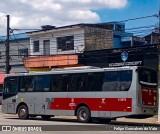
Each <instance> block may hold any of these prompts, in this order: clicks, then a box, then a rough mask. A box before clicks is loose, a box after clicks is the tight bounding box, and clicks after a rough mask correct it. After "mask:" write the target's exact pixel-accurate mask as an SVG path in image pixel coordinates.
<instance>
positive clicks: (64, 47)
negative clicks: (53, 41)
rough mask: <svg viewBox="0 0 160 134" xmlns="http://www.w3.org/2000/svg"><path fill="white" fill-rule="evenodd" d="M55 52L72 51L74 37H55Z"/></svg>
mask: <svg viewBox="0 0 160 134" xmlns="http://www.w3.org/2000/svg"><path fill="white" fill-rule="evenodd" d="M57 50H58V51H69V50H74V36H63V37H57Z"/></svg>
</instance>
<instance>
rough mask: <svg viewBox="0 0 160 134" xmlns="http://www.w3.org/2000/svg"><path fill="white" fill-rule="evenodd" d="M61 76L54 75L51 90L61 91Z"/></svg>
mask: <svg viewBox="0 0 160 134" xmlns="http://www.w3.org/2000/svg"><path fill="white" fill-rule="evenodd" d="M59 78H60V77H58V76H54V75H53V76H52V85H51V92H59V91H60V80H59Z"/></svg>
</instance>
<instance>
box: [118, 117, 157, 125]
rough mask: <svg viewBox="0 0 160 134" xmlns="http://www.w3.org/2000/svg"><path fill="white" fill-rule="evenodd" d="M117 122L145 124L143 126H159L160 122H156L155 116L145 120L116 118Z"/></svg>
mask: <svg viewBox="0 0 160 134" xmlns="http://www.w3.org/2000/svg"><path fill="white" fill-rule="evenodd" d="M116 121H117V122H132V123H145V124H147V123H148V124H157V125H158V124H159V125H160V122H157V115H156V116H154V117H150V118H146V119H132V118H117V119H116Z"/></svg>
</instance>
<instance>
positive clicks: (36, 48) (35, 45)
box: [33, 41, 39, 52]
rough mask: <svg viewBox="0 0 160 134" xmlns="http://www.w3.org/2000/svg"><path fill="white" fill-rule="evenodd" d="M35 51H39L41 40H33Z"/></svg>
mask: <svg viewBox="0 0 160 134" xmlns="http://www.w3.org/2000/svg"><path fill="white" fill-rule="evenodd" d="M33 52H39V41H33Z"/></svg>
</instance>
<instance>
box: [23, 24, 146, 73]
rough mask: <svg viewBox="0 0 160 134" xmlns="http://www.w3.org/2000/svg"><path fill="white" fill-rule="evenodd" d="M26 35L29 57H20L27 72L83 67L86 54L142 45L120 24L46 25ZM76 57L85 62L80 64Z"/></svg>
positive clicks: (142, 40) (139, 39)
mask: <svg viewBox="0 0 160 134" xmlns="http://www.w3.org/2000/svg"><path fill="white" fill-rule="evenodd" d="M28 36H29V37H30V50H31V56H30V57H26V58H24V65H25V67H26V68H28V69H29V70H30V71H48V70H51V68H57V67H58V68H60V67H66V66H67V67H68V66H82V65H86V64H87V62H88V60H87V62H86V60H84V58H83V53H87V52H88V51H95V53H96V52H100V53H101V51H103V50H105V51H106V50H107V49H109V50H110V49H114V48H120V49H121V48H127V47H135V46H142V45H144V42H145V41H144V39H143V38H140V37H135V36H133V34H131V33H126V32H125V24H124V23H120V22H111V23H98V24H75V25H68V26H63V27H55V26H49V25H46V26H42V30H39V31H33V32H28ZM106 52H107V51H106ZM80 54H82V57H81V59H83V61H85V62H81V61H82V60H81V59H80V58H79V56H80ZM87 58H88V57H87ZM94 61H96V60H95V59H94V58H93V62H94ZM104 62H106V61H104Z"/></svg>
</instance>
